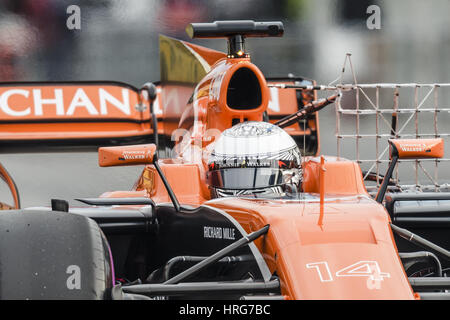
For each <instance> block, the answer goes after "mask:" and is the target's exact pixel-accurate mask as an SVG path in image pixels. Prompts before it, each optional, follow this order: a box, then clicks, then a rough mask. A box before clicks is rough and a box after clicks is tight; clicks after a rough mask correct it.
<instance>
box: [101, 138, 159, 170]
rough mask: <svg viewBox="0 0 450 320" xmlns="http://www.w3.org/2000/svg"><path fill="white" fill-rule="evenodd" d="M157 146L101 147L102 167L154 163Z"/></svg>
mask: <svg viewBox="0 0 450 320" xmlns="http://www.w3.org/2000/svg"><path fill="white" fill-rule="evenodd" d="M155 152H156V145H155V144H153V143H152V144H139V145H131V146H118V147H101V148H99V149H98V164H99V165H100V167H113V166H132V165H140V164H150V163H153V158H154V156H155Z"/></svg>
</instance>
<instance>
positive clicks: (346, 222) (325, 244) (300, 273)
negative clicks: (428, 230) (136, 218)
mask: <svg viewBox="0 0 450 320" xmlns="http://www.w3.org/2000/svg"><path fill="white" fill-rule="evenodd" d="M325 159H326V161H325V163H324V167H325V171H324V178H323V179H324V208H323V210H324V213H323V222H322V225H321V226H320V225H319V224H318V221H319V216H320V196H319V190H320V186H319V185H318V184H315V183H313V180H314V179H315V180H316V181H319V179H318V177H319V176H320V160H319V158H309V159H306V161H305V162H304V168H303V169H304V171H305V173H306V172H308V174H307V176H305V179H306V180H305V183H304V187H305V188H307V189H308V192H305V193H304V198H303V199H300V200H266V199H258V200H256V199H239V198H220V199H210V197H209V194H208V193H205V188H204V187H205V186H206V185H205V184H206V182H205V180H204V177H203V176H202V175H201V170H202V169H201V165H200V164H193V163H184V164H180V163H174V162H173V161H170V160H159V165H160V166H161V168H162V170H163V172H164V174H165V175H166V177H167V179H168V181H169V183H170V184H171V186H172V188H173V190H174V192H175V194H176V195H177V198H178V200H179V201H180V202H181V203H184V204H191V205H194V206H196V205H201V204H205V205H209V206H213V207H216V208H219V209H221V210H224V211H226V212H227V213H228V214H230V215H231V216H233V217H234V218H235V219H236V220H237V221H238V222H239V223H240V224H241V225H242V226H243V227H244V229H245V230H246V231H247V232H252V231H255V230H257V229H259V228H261V227H263V226H264V225H266V224H270V230H269V233H268V234H267V235H266V236H265V237H264V239H263V240H261V239H259V240H257V241H256V244H257V246H258V247H259V249H260V250H261V252H262V253H263V256H264V258H265V260H266V262H267V263H268V266H269V268H270V270H271V271H272V272H276V273H277V275H278V276H279V277H280V280H281V283H282V294H283V295H286V296H287V297H289V299H414V295H413V291H412V289H411V287H410V285H409V282H408V280H407V277H406V275H405V273H404V270H403V267H402V264H401V261H400V259H399V257H398V254H397V250H396V245H395V241H394V239H393V235H392V233H391V230H390V228H389V222H390V219H389V215H388V214H387V213H386V211H385V209H384V207H383V206H382V205H380V204H378V203H377V202H375V201H374V200H372V199H371V198H370V196H369V195H368V194H367V192H366V190H365V188H364V185H363V180H362V174H361V171H360V169H359V167H358V166H357V164H356V163H354V162H352V161H349V160H345V159H342V158H339V159H338V158H335V157H325ZM135 190H136V192H139V193H140V194H142V192H144V191H145V192H146V193H147V196H149V197H151V198H152V199H153V200H154V201H155V202H156V203H164V202H170V199H169V197H168V195H167V192H166V190H165V189H164V186H163V184H162V181H161V179H160V178H159V176H158V175H157V173H156V172H155V169H154V168H153V166H147V167H146V168H145V169H144V172H143V174H142V176H141V178H140V179H139V181H138V182H137V183H136V186H135ZM116 196H120V194H119V195H116ZM361 261H363V262H364V261H369V262H370V263H372V262H373V261H375V263H376V265H377V266H379V268H380V272H381V273H382V277H381V278H382V279H383V280H380V281H379V282H378V283H377V282H376V281H372V280H371V279H370V277H369V276H367V272H368V271H367V270H365V269H364V268H362V269H361V270H360V272H363V274H362V275H360V276H348V275H347V276H345V275H343V276H336V273H337V272H338V271H340V270H342V269H344V268H345V267H349V266H351V265H353V264H355V263H357V262H361ZM314 263H326V264H327V266H328V268H329V269H330V273H331V276H332V278H333V280H332V281H324V282H322V281H321V280H320V276H319V273H318V271H317V270H316V269H314V268H311V267H310V268H308V267H307V264H308V265H311V264H313V265H314ZM370 263H369V264H368V265H370ZM363 267H364V263H363ZM366 267H367V266H366ZM369 271H370V270H369ZM375 271H376V270H374V274H375V275H376V272H375ZM364 272H366V273H364ZM385 274H389V277H388V276H387V275H385ZM383 275H384V276H383Z"/></svg>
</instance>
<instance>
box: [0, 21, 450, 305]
mask: <svg viewBox="0 0 450 320" xmlns="http://www.w3.org/2000/svg"><path fill="white" fill-rule="evenodd" d="M187 32H188V34H189V36H190V37H192V38H227V39H228V53H227V54H225V53H221V52H217V51H214V50H211V49H207V48H204V47H200V46H197V45H194V44H191V43H187V42H184V41H179V40H175V39H171V38H167V37H163V36H161V38H160V49H161V56H160V59H161V81H160V82H156V83H147V84H145V85H144V86H143V87H142V88H140V89H137V88H134V87H133V86H130V85H127V84H123V83H115V82H67V83H37V82H33V83H2V84H1V85H0V118H1V120H0V128H1V130H0V140H1V144H2V147H4V148H6V147H10V148H20V147H22V146H26V147H27V148H31V147H32V146H33V145H36V144H39V145H40V146H48V147H52V146H55V145H60V144H76V145H94V146H99V145H101V146H102V147H100V148H99V149H98V155H99V165H100V166H102V167H105V166H125V165H142V164H144V165H145V168H144V169H143V172H142V174H141V176H140V177H139V178H138V180H137V182H136V183H135V186H134V188H133V190H131V191H112V192H105V193H104V194H102V195H101V196H100V197H98V198H83V199H77V200H79V201H80V202H81V203H83V204H85V206H80V207H76V208H75V207H70V208H69V205H68V202H67V201H64V200H57V199H53V200H52V208H51V209H50V208H42V207H39V208H27V209H22V210H19V208H20V202H19V196H18V191H17V188H16V187H15V185H14V182H13V180H12V179H11V177H10V176H9V175H8V173H7V172H6V170H5V169H4V168H3V167H0V174H1V176H2V178H3V179H4V180H5V182H6V183H7V184H8V186H9V187H10V189H11V191H12V193H13V196H14V197H13V198H14V201H15V203H14V205H6V204H3V207H2V209H13V210H5V211H2V213H1V214H0V298H3V299H55V298H56V299H187V298H189V299H191V298H194V299H209V298H214V299H239V298H242V299H446V298H450V294H449V293H447V291H446V290H447V289H449V288H450V280H449V278H447V277H446V275H447V270H448V269H446V268H447V267H448V266H449V260H450V252H449V251H447V250H446V249H444V248H443V247H445V246H446V245H447V246H448V245H449V238H448V236H447V235H446V233H445V223H446V222H448V219H449V216H448V214H447V215H446V212H445V210H443V212H441V213H440V214H439V215H436V214H435V215H432V214H430V213H427V211H426V210H423V211H420V210H418V209H417V208H415V209H414V208H413V209H411V207H404V206H402V204H401V203H402V202H403V201H416V202H417V203H421V202H426V201H428V200H442V201H445V200H448V199H450V197H449V195H448V194H446V193H439V194H437V193H436V194H434V193H429V194H425V195H423V194H422V195H417V194H412V195H411V194H392V193H389V197H387V193H386V191H387V186H388V184H389V183H390V177H391V175H392V171H393V169H394V167H395V166H396V162H397V160H398V159H402V158H439V157H442V156H443V141H442V139H439V138H437V139H420V140H416V139H411V140H402V139H392V140H390V146H391V153H390V154H391V163H390V165H389V169H388V172H387V173H386V175H385V176H384V180H383V183H382V184H381V187H380V188H379V190H378V193H377V194H376V196H375V198H373V197H372V196H371V195H369V193H368V192H367V191H366V188H365V185H364V182H363V177H362V173H361V169H360V167H359V165H358V164H357V163H356V162H354V161H350V160H346V159H344V158H338V157H331V156H322V155H321V153H320V147H319V146H320V145H319V119H318V114H317V112H318V111H319V110H320V109H321V108H323V107H325V106H326V105H329V104H331V103H333V102H335V101H336V100H337V99H339V95H338V94H337V95H332V96H329V97H328V98H327V99H318V98H317V90H316V88H317V87H316V84H315V82H314V81H310V80H307V79H302V78H295V77H293V78H286V79H282V78H266V77H265V76H264V75H263V74H262V72H261V71H260V70H259V69H258V67H256V66H255V65H254V64H252V62H251V61H250V56H249V54H248V53H247V52H246V50H245V43H244V41H245V40H246V39H247V38H250V37H278V36H281V35H282V34H283V25H282V24H281V23H280V22H253V21H220V22H214V23H193V24H190V25H189V26H188V28H187ZM274 85H277V86H274ZM111 144H112V145H111ZM75 196H76V195H75ZM408 208H410V209H409V210H408ZM14 209H16V210H14ZM400 209H403V211H402V210H400ZM400 211H401V213H400ZM447 213H448V212H447ZM400 214H401V217H400V218H398V216H395V218H396V219H394V215H400ZM397 218H398V219H397ZM393 222H394V223H395V224H394V223H393ZM436 226H437V227H436ZM405 228H407V229H408V230H412V231H408V230H407V229H405ZM413 232H414V233H413ZM418 234H420V236H419V235H418ZM405 239H406V240H405ZM431 241H433V242H431Z"/></svg>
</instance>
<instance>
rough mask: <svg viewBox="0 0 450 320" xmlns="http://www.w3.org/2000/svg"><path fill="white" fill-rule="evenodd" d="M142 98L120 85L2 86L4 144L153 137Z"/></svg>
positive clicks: (0, 114) (0, 108)
mask: <svg viewBox="0 0 450 320" xmlns="http://www.w3.org/2000/svg"><path fill="white" fill-rule="evenodd" d="M141 100H142V99H141V96H140V94H139V93H138V90H137V89H135V88H133V87H131V86H128V85H125V84H120V83H112V84H111V83H108V82H105V83H89V82H74V83H61V84H51V83H40V82H35V83H33V82H30V83H23V84H22V83H18V84H6V85H1V86H0V119H1V121H0V128H1V130H0V140H9V141H10V140H47V139H56V140H58V139H96V138H121V137H134V136H144V135H149V134H151V133H152V130H151V125H150V121H149V119H150V113H149V111H148V110H149V106H148V103H146V102H145V101H141ZM138 105H141V106H142V110H143V111H139V110H138V109H139V108H137V106H138Z"/></svg>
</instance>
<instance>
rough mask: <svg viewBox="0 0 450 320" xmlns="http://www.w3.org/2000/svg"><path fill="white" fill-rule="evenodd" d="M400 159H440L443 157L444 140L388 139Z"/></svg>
mask: <svg viewBox="0 0 450 320" xmlns="http://www.w3.org/2000/svg"><path fill="white" fill-rule="evenodd" d="M389 143H390V144H391V155H392V146H394V147H395V148H396V150H397V152H398V156H399V158H400V159H420V158H442V157H443V156H444V140H442V138H438V139H390V140H389Z"/></svg>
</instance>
